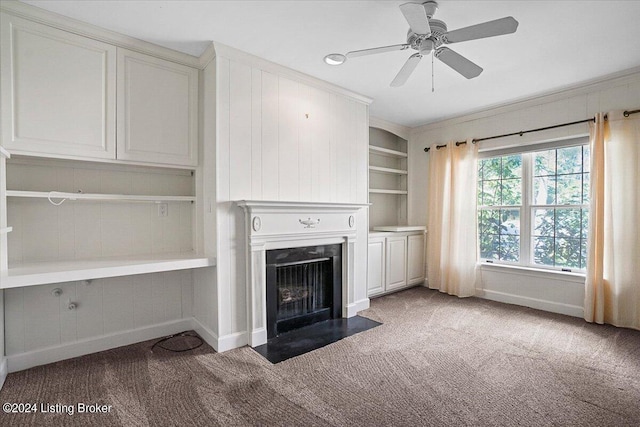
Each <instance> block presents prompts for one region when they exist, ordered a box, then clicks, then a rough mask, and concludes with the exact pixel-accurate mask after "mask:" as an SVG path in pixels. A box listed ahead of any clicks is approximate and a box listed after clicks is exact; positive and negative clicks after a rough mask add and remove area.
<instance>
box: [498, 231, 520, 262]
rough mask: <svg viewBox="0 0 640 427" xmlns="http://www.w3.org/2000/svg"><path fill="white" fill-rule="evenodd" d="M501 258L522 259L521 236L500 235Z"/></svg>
mask: <svg viewBox="0 0 640 427" xmlns="http://www.w3.org/2000/svg"><path fill="white" fill-rule="evenodd" d="M500 259H501V260H503V261H513V262H517V261H520V237H519V236H500Z"/></svg>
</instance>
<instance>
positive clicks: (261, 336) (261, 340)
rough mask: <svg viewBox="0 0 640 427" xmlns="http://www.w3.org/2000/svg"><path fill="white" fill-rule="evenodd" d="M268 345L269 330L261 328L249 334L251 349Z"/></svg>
mask: <svg viewBox="0 0 640 427" xmlns="http://www.w3.org/2000/svg"><path fill="white" fill-rule="evenodd" d="M266 343H267V329H266V328H260V329H257V330H255V331H253V332H251V333H250V334H249V342H248V343H247V344H249V345H250V346H251V347H257V346H259V345H262V344H266Z"/></svg>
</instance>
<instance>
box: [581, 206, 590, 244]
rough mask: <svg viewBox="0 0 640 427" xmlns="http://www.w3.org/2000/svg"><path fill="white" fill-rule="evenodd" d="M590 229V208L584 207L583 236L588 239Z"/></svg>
mask: <svg viewBox="0 0 640 427" xmlns="http://www.w3.org/2000/svg"><path fill="white" fill-rule="evenodd" d="M588 231H589V209H587V208H585V209H582V233H581V235H580V236H581V237H582V238H583V239H585V240H586V239H587V233H588Z"/></svg>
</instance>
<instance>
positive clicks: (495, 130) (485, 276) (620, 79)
mask: <svg viewBox="0 0 640 427" xmlns="http://www.w3.org/2000/svg"><path fill="white" fill-rule="evenodd" d="M639 107H640V71H639V70H637V69H636V70H632V71H630V72H628V73H625V74H623V75H620V76H614V77H611V78H608V79H603V80H601V81H598V82H594V83H592V84H589V85H584V86H582V87H578V88H573V89H571V90H566V91H562V92H559V93H555V94H551V95H547V96H543V97H539V98H535V99H531V100H527V101H524V102H519V103H515V104H511V105H506V106H503V107H499V108H494V109H489V110H486V111H482V112H479V113H476V114H470V115H467V116H462V117H457V118H454V119H450V120H446V121H443V122H438V123H433V124H429V125H426V126H423V127H419V128H415V129H413V130H412V132H411V136H410V139H409V186H410V188H414V189H415V188H422V189H423V190H422V191H411V192H410V194H409V197H410V200H409V224H424V223H425V221H426V218H427V216H428V211H427V192H426V179H427V176H428V170H427V166H428V158H429V155H428V154H427V153H425V152H424V151H423V148H424V147H428V146H429V145H431V144H433V143H446V142H448V141H462V140H465V139H467V138H482V137H488V136H493V135H499V134H503V133H511V132H518V131H520V130H527V129H534V128H539V127H545V126H550V125H554V124H559V123H566V122H572V121H577V120H583V119H587V118H590V117H593V116H594V115H595V113H597V112H600V111H602V112H606V111H610V110H615V109H637V108H639ZM585 134H588V125H587V124H582V125H575V126H569V127H563V128H558V129H553V130H548V131H543V132H536V133H531V134H525V135H523V136H513V137H509V138H501V139H496V140H492V141H487V142H481V143H480V144H481V145H480V150H483V149H488V148H499V147H509V146H517V145H524V144H528V143H529V144H530V143H534V142H540V141H548V140H553V139H560V138H567V137H570V136H577V135H585ZM427 268H428V267H427ZM479 292H480V296H483V297H485V298H488V299H495V300H498V301H504V302H509V303H515V304H520V305H525V306H529V307H534V308H540V309H545V310H549V311H554V312H559V313H564V314H569V315H574V316H582V309H583V301H584V281H583V279H582V278H580V277H578V278H576V277H575V276H570V275H569V276H568V275H563V274H560V273H555V274H554V273H552V274H549V273H535V272H530V271H517V270H510V269H505V268H499V267H483V271H482V285H481V289H480V290H479Z"/></svg>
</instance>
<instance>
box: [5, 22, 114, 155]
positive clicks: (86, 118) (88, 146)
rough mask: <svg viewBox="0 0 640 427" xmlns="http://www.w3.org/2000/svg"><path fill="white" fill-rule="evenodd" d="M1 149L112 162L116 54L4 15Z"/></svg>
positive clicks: (85, 40)
mask: <svg viewBox="0 0 640 427" xmlns="http://www.w3.org/2000/svg"><path fill="white" fill-rule="evenodd" d="M0 19H1V24H2V25H1V29H0V35H1V36H2V37H1V38H2V42H1V43H2V49H1V50H2V54H1V55H2V56H1V62H2V65H1V67H2V68H1V71H0V73H1V74H2V144H3V145H4V146H5V147H6V148H9V149H10V150H13V151H14V152H16V153H25V154H38V155H41V154H52V155H57V156H60V157H68V156H74V157H91V158H103V159H114V158H115V113H116V111H115V96H116V87H115V82H116V62H115V61H116V48H115V47H113V46H110V45H107V44H105V43H101V42H98V41H95V40H92V39H88V38H85V37H81V36H78V35H75V34H71V33H67V32H65V31H61V30H58V29H55V28H51V27H47V26H46V25H41V24H37V23H35V22H31V21H26V20H24V19H20V18H16V17H13V16H10V15H6V14H2V16H1V17H0Z"/></svg>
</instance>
